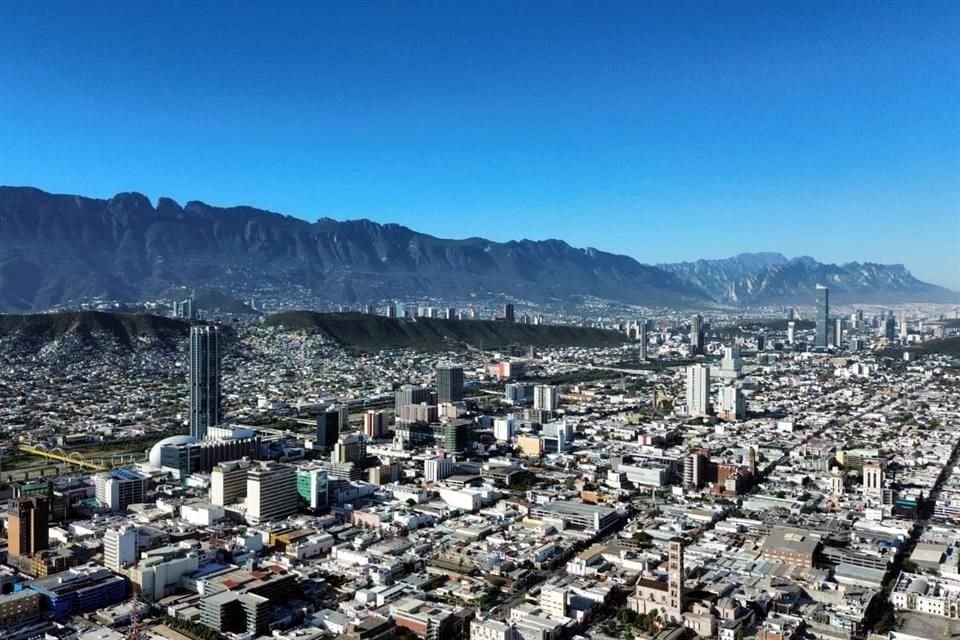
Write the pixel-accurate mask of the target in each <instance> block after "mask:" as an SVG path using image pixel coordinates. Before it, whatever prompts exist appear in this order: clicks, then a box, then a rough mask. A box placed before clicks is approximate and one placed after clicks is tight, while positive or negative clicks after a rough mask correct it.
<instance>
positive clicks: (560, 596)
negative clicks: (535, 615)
mask: <svg viewBox="0 0 960 640" xmlns="http://www.w3.org/2000/svg"><path fill="white" fill-rule="evenodd" d="M569 596H570V590H569V589H568V588H567V587H563V586H558V585H553V584H545V585H543V587H542V588H541V589H540V608H541V609H543V612H544V613H546V614H547V615H548V616H550V617H551V618H562V617H564V616H566V615H567V600H568V598H569Z"/></svg>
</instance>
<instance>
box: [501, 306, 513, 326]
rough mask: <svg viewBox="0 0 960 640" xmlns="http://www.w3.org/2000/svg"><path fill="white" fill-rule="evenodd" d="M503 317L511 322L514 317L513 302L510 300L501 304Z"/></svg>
mask: <svg viewBox="0 0 960 640" xmlns="http://www.w3.org/2000/svg"><path fill="white" fill-rule="evenodd" d="M503 319H504V320H506V321H507V322H513V321H514V319H515V316H514V311H513V304H512V303H510V302H508V303H506V304H505V305H503Z"/></svg>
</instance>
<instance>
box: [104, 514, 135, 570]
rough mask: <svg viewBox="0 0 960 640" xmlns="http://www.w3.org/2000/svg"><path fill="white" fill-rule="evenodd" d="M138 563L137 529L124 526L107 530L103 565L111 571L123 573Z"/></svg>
mask: <svg viewBox="0 0 960 640" xmlns="http://www.w3.org/2000/svg"><path fill="white" fill-rule="evenodd" d="M136 562H137V528H136V527H132V526H128V525H124V526H122V527H120V528H119V529H107V530H106V531H105V532H104V534H103V564H104V566H105V567H107V569H110V570H111V571H117V572H119V571H121V570H122V569H125V568H127V567H129V566H131V565H133V564H136Z"/></svg>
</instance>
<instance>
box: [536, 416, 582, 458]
mask: <svg viewBox="0 0 960 640" xmlns="http://www.w3.org/2000/svg"><path fill="white" fill-rule="evenodd" d="M573 439H574V431H573V424H571V423H569V422H567V421H566V420H560V421H558V422H548V423H547V424H545V425H543V430H542V431H541V432H540V441H541V446H542V450H543V451H545V452H547V453H556V452H562V451H566V450H567V449H568V448H569V447H570V444H571V443H572V442H573Z"/></svg>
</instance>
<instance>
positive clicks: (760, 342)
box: [757, 333, 767, 351]
mask: <svg viewBox="0 0 960 640" xmlns="http://www.w3.org/2000/svg"><path fill="white" fill-rule="evenodd" d="M766 346H767V336H765V335H764V334H762V333H759V334H757V351H763V350H764V349H765V348H766Z"/></svg>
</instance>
